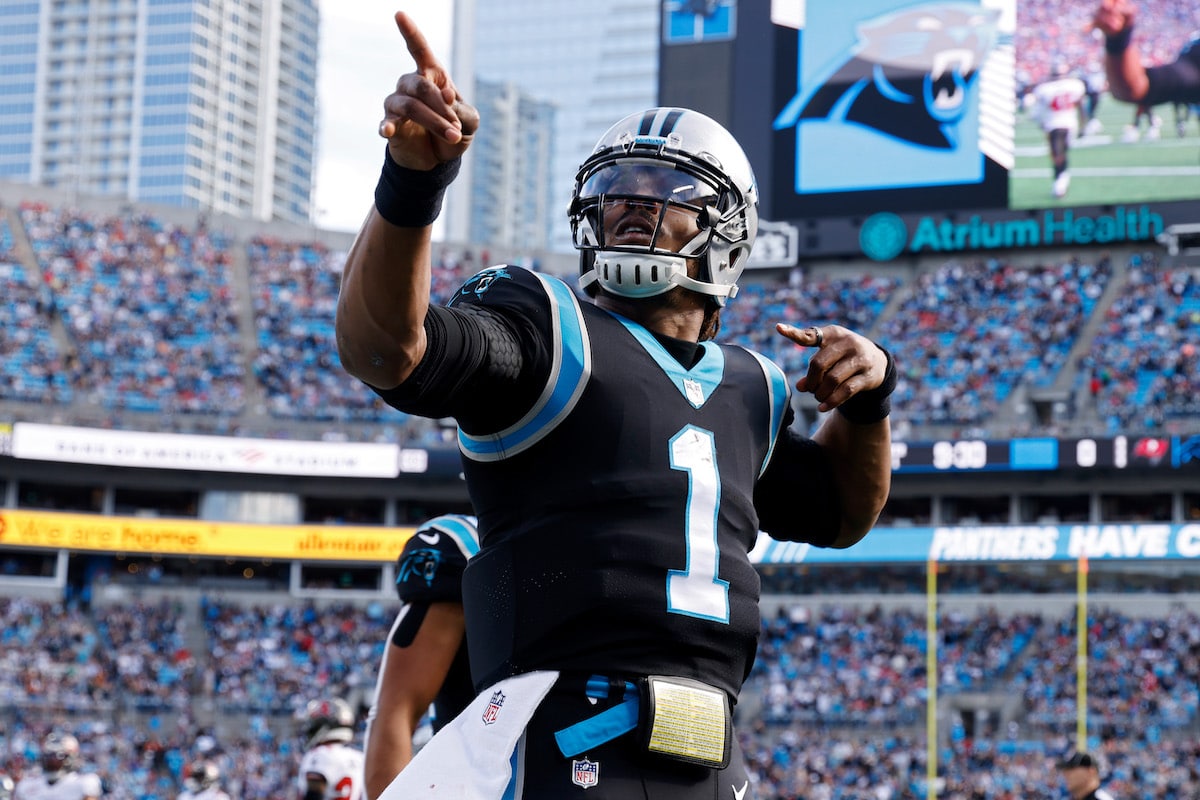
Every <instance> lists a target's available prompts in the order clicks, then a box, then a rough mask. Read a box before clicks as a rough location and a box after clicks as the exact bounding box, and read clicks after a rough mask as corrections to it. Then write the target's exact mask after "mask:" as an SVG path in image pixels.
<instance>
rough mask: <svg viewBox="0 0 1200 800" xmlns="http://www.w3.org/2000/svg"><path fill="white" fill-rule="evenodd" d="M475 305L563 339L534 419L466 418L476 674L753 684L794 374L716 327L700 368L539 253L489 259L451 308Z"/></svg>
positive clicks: (471, 643)
mask: <svg viewBox="0 0 1200 800" xmlns="http://www.w3.org/2000/svg"><path fill="white" fill-rule="evenodd" d="M470 303H475V304H481V305H484V306H490V307H495V308H497V309H503V310H504V313H505V314H506V315H507V316H509V317H514V316H516V317H520V318H522V319H525V320H529V321H531V323H530V324H532V325H533V326H534V327H536V328H537V329H538V330H539V331H541V333H542V335H544V336H545V337H547V340H548V341H549V351H550V353H551V354H552V359H551V361H552V363H551V366H550V370H549V375H548V377H547V379H546V381H545V385H544V386H542V387H540V388H541V393H540V397H539V399H538V401H537V403H536V404H535V406H534V407H533V408H531V409H530V410H529V411H528V413H527V414H526V415H525V416H524V417H523V418H522V419H520V420H518V421H517V422H516V423H515V424H512V425H510V426H508V427H507V428H506V429H504V430H499V431H480V430H477V429H473V428H472V427H470V426H468V425H462V424H460V434H459V444H460V449H461V451H462V453H463V456H464V459H463V460H464V470H465V475H466V479H467V485H468V487H469V490H470V494H471V500H472V503H473V505H474V508H475V511H476V513H477V514H478V516H479V520H480V533H481V537H482V542H483V547H482V549H481V550H480V553H479V555H478V556H476V557H475V558H474V559H472V561H471V563H470V564H469V565H468V567H467V570H466V573H465V576H464V587H463V599H464V605H465V608H466V612H467V642H468V647H469V649H470V655H471V663H472V669H473V674H474V676H475V680H476V686H477V687H483V686H487V685H489V684H490V683H492V682H494V681H495V680H497V679H500V678H503V677H506V676H508V675H511V674H516V673H521V672H527V671H530V670H536V669H559V670H564V671H579V672H588V673H605V674H613V675H644V674H674V675H682V676H685V677H691V678H695V679H698V680H702V681H705V682H707V683H710V684H713V685H716V686H720V687H722V688H724V689H725V690H727V691H728V692H729V693H730V695H731V696H733V697H736V695H737V692H738V690H739V688H740V686H741V684H742V681H743V680H744V678H745V675H746V673H747V671H748V670H749V667H750V664H751V662H752V659H753V656H754V651H755V648H756V644H757V635H758V630H759V614H758V595H759V579H758V575H757V573H756V572H755V570H754V568H753V566H752V565H751V563H750V559H749V556H748V552H749V550H750V549H751V548H752V547H753V546H754V543H755V539H756V536H757V532H758V529H759V527H758V523H759V520H758V515H757V513H756V510H755V506H754V488H755V485H756V482H757V481H758V478H759V476H760V475H761V474H762V472H763V471H764V469H765V468H766V465H767V463H768V460H769V459H770V456H771V452H772V447H773V446H774V444H775V442H776V440H777V437H778V436H779V433H780V430H781V427H782V425H783V420H784V417H785V410H786V409H787V407H788V399H789V387H788V384H787V381H786V378H785V376H784V374H783V372H782V371H781V370H780V369H779V368H778V367H777V366H776V365H774V364H773V363H771V362H770V361H768V360H767V359H765V358H762V357H761V356H758V355H756V354H753V353H751V352H749V351H747V350H745V349H743V348H740V347H732V346H721V345H718V344H715V343H712V342H706V343H703V344H702V345H701V347H702V348H703V354H702V356H701V357H700V358H699V361H698V362H697V363H696V364H695V365H694V366H693V367H692V368H690V369H685V368H684V367H683V366H681V365H680V364H679V362H678V361H676V360H675V359H674V358H673V357H672V356H670V355H669V354H668V353H667V351H666V350H665V348H664V347H663V346H662V344H661V343H660V342H659V341H658V340H657V339H656V338H655V337H654V336H653V335H652V334H651V333H650V332H649V331H648V330H647V329H646V328H644V327H642V326H641V325H638V324H636V323H634V322H632V321H630V320H627V319H624V318H622V317H620V316H617V315H615V314H613V313H610V312H608V311H606V310H604V309H601V308H599V307H597V306H595V305H593V304H591V303H587V302H581V301H580V300H579V299H578V298H577V297H576V296H575V295H574V293H573V292H572V291H571V290H570V289H569V288H568V286H567V285H566V284H565V283H563V282H562V281H560V280H558V279H555V278H552V277H547V276H542V275H537V274H535V273H531V272H529V271H527V270H523V269H516V268H508V267H497V268H492V269H488V270H484V271H483V272H481V273H480V274H479V275H477V276H475V277H474V278H473V279H472V280H471V281H470V282H469V283H468V284H467V285H466V286H465V287H464V289H463V290H462V291H461V292H460V293H459V294H458V295H457V296H456V298H455V300H453V301H452V302H451V306H454V305H462V304H470ZM487 401H488V398H486V397H480V398H479V402H483V403H486V402H487ZM460 423H461V421H460Z"/></svg>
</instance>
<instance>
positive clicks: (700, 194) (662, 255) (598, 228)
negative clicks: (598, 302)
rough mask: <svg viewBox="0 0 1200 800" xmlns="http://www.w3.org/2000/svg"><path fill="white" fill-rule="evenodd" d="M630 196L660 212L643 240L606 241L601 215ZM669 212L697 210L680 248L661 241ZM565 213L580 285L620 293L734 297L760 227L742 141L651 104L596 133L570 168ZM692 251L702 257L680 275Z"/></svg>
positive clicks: (694, 115)
mask: <svg viewBox="0 0 1200 800" xmlns="http://www.w3.org/2000/svg"><path fill="white" fill-rule="evenodd" d="M630 201H635V202H636V201H641V203H640V204H641V205H644V206H645V207H646V208H652V209H653V213H654V214H656V215H657V223H656V224H655V227H654V231H653V234H652V235H651V236H650V239H649V241H648V242H647V243H645V244H636V245H634V244H615V243H613V242H611V241H606V238H609V237H611V233H610V232H607V231H606V230H605V218H604V217H605V213H606V212H608V213H616V211H617V209H619V208H620V207H621V204H626V203H629V202H630ZM669 210H676V211H684V212H686V213H690V214H693V215H695V217H696V223H697V225H698V226H699V228H700V233H699V234H698V235H696V236H695V237H694V238H692V240H691V241H689V242H686V243H685V244H684V245H683V246H682V247H676V248H668V247H666V246H660V245H659V243H658V240H659V234H660V232H661V230H662V224H663V220H664V218H665V217H666V214H667V213H668V211H669ZM569 214H570V218H571V235H572V239H573V241H574V244H575V247H576V248H577V249H578V250H579V251H580V276H579V285H580V286H581V287H582V288H583V289H584V290H585V291H588V292H589V293H591V292H594V291H595V286H594V284H597V283H598V284H599V285H600V286H602V287H604V289H605V290H606V291H608V292H611V293H613V294H617V295H621V296H624V297H651V296H653V295H657V294H662V293H663V292H666V291H668V290H670V289H671V288H672V287H674V286H682V287H684V288H686V289H691V290H692V291H695V292H700V293H701V294H706V295H709V296H711V297H712V298H713V299H714V300H715V301H716V303H717V305H719V306H723V305H725V300H726V299H727V298H730V297H733V296H734V295H736V294H737V280H738V278H739V277H740V276H741V274H742V270H743V269H744V268H745V266H746V259H747V258H748V257H749V255H750V248H751V247H753V245H754V237H755V235H756V234H757V233H758V184H757V183H756V182H755V179H754V171H753V170H752V169H751V167H750V161H749V160H748V159H747V158H746V154H745V153H744V152H743V151H742V148H741V146H740V145H739V144H738V143H737V140H736V139H734V138H733V135H732V134H730V133H729V131H727V130H725V128H723V127H722V126H721V125H719V124H718V123H717V122H716V121H714V120H713V119H711V118H709V117H707V116H705V115H704V114H701V113H699V112H697V111H691V110H689V109H684V108H652V109H649V110H647V111H642V112H638V113H636V114H630V115H629V116H627V117H625V118H624V119H622V120H621V121H620V122H618V123H617V124H616V125H613V126H612V127H611V128H609V129H608V131H607V132H606V133H605V134H604V135H603V136H601V137H600V141H599V142H597V144H596V147H595V150H594V151H593V152H592V155H591V157H590V158H588V159H587V160H586V161H585V162H584V163H583V166H581V167H580V168H579V172H578V173H576V175H575V193H574V196H573V197H572V199H571V206H570V209H569ZM613 221H614V220H610V223H611V222H613ZM689 258H695V259H697V260H698V261H699V264H700V272H699V276H698V278H692V277H690V276H689V275H688V274H687V259H689Z"/></svg>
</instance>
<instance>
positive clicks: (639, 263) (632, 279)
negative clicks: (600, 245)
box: [579, 250, 737, 306]
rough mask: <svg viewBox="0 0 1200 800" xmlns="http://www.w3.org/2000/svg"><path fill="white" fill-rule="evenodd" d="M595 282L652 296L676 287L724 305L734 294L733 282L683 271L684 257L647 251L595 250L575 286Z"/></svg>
mask: <svg viewBox="0 0 1200 800" xmlns="http://www.w3.org/2000/svg"><path fill="white" fill-rule="evenodd" d="M593 283H599V284H600V285H601V286H602V287H604V289H605V291H608V292H611V293H612V294H615V295H619V296H621V297H634V298H640V297H654V296H655V295H659V294H663V293H664V292H668V291H670V290H671V289H673V288H674V287H676V286H682V287H683V288H684V289H690V290H691V291H693V292H698V293H700V294H704V295H708V296H710V297H713V298H715V299H716V301H717V305H719V306H723V305H725V300H726V299H728V298H730V297H735V296H736V295H737V286H736V285H733V284H719V283H708V282H707V281H699V280H696V279H695V278H693V277H691V276H690V275H688V274H687V258H686V257H684V256H669V255H659V254H653V255H652V254H648V253H624V252H620V251H616V250H597V251H596V252H595V260H594V261H593V263H592V268H591V269H590V270H589V271H587V272H585V273H583V274H582V275H580V276H579V285H580V287H581V288H583V289H587V288H588V287H589V286H591V285H592V284H593Z"/></svg>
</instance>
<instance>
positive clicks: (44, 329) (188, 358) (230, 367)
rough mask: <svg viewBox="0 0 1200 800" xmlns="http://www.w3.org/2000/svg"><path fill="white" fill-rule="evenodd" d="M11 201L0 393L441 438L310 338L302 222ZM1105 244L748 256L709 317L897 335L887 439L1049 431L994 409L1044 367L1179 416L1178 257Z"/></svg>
mask: <svg viewBox="0 0 1200 800" xmlns="http://www.w3.org/2000/svg"><path fill="white" fill-rule="evenodd" d="M17 211H18V212H19V213H16V214H7V215H6V214H4V213H3V212H4V210H3V209H0V283H2V286H3V288H4V290H5V292H6V296H7V297H8V298H10V302H8V303H6V304H4V307H3V309H2V310H0V314H2V315H3V318H2V321H3V322H4V323H5V330H6V331H12V332H13V333H12V335H9V336H6V337H5V338H4V342H3V345H2V347H3V355H4V356H5V369H4V379H3V380H2V381H0V400H13V401H23V402H37V403H41V404H48V405H52V406H53V405H59V406H63V407H66V404H69V403H71V402H72V401H73V400H83V401H86V405H87V406H88V407H92V406H97V405H98V406H99V407H101V408H103V409H106V410H107V412H108V413H109V415H110V423H111V424H112V426H113V427H119V425H118V424H117V421H118V420H119V419H120V417H121V412H122V411H138V410H141V411H155V412H159V413H160V414H161V415H162V419H165V420H167V424H168V426H169V425H170V424H171V421H172V420H179V419H180V417H181V416H184V415H186V416H192V417H194V416H198V415H202V416H205V417H207V418H212V419H216V420H218V421H219V422H218V423H217V425H216V429H215V432H232V433H237V432H239V430H240V426H239V419H240V418H241V417H242V416H244V414H243V412H245V411H246V410H247V407H248V405H249V404H250V403H251V399H252V398H261V400H254V401H253V402H255V403H258V404H259V406H260V407H261V409H262V410H265V412H266V413H267V414H268V415H269V417H270V418H272V419H274V420H276V421H277V422H278V428H277V429H276V430H275V431H274V432H273V434H272V435H281V436H286V435H288V422H289V421H305V422H314V423H326V424H327V425H328V426H329V427H330V428H331V429H332V428H335V427H336V428H338V429H339V430H340V429H343V428H345V427H346V424H347V423H363V424H365V425H368V426H374V428H375V435H376V436H379V437H389V436H391V437H395V436H397V435H403V436H404V437H405V439H406V441H409V442H413V443H417V444H419V445H425V446H439V445H441V446H448V445H451V444H452V442H451V441H450V440H449V439H448V437H447V432H446V431H445V430H442V429H440V428H438V427H437V426H431V425H429V424H428V422H427V421H420V420H408V419H407V418H406V416H405V415H403V414H400V413H399V412H397V411H395V410H393V409H390V408H388V407H387V406H386V405H385V404H383V403H382V402H380V401H379V400H378V398H375V397H373V396H371V395H370V394H369V393H366V392H364V391H363V390H362V388H361V386H359V385H358V384H357V383H356V382H355V381H354V380H353V379H351V378H350V377H349V376H348V375H344V374H343V373H341V372H340V370H338V369H335V367H336V366H337V355H336V353H334V352H333V350H332V349H331V348H330V347H329V346H328V343H329V342H330V341H331V340H332V334H331V330H332V325H333V316H334V308H335V303H336V297H337V291H338V285H339V280H340V274H341V264H342V262H343V260H344V253H341V252H338V251H335V250H333V249H331V248H330V247H328V246H327V245H324V244H321V243H320V242H317V241H312V240H296V241H284V240H280V239H278V238H270V237H266V236H262V235H259V236H254V237H252V238H250V239H249V240H247V241H239V240H236V239H234V238H233V237H232V236H229V235H224V234H221V233H219V232H217V231H214V230H210V229H209V228H208V227H207V226H206V225H205V224H203V223H202V222H201V223H200V224H197V225H196V226H194V227H193V228H191V229H185V228H184V227H181V226H178V225H171V224H167V223H164V222H162V221H161V220H157V219H155V218H154V217H153V216H151V215H149V214H147V213H144V212H134V211H130V212H128V213H127V214H124V215H119V216H103V215H98V214H93V213H83V212H76V211H71V210H68V209H66V208H59V207H52V206H48V205H46V204H43V203H25V204H23V205H22V206H21V208H20V209H18V210H17ZM14 225H15V226H20V230H19V231H14V228H13V226H14ZM22 239H25V240H27V241H28V242H29V249H30V250H31V252H30V253H26V252H24V251H23V249H22V248H21V247H19V246H18V242H19V240H22ZM487 258H488V255H487V254H486V253H483V252H471V251H461V250H458V249H456V248H451V247H443V248H441V249H440V250H439V251H438V262H437V264H436V265H435V269H434V286H433V292H434V296H435V297H437V298H443V299H444V298H446V297H448V296H449V294H450V293H451V292H452V291H454V289H455V288H456V287H457V286H458V284H459V282H460V281H461V280H463V279H464V278H465V277H467V276H469V275H470V274H472V273H473V272H474V271H476V270H477V269H478V268H479V267H480V266H482V265H484V264H485V263H487V262H486V260H487ZM1113 258H1114V256H1113V255H1112V254H1109V253H1105V252H1098V251H1094V250H1093V251H1088V252H1086V253H1079V254H1075V255H1062V256H1059V257H1058V258H1057V259H1056V260H1046V261H1043V262H1029V261H1022V262H1018V261H1016V260H1012V259H1005V258H1000V257H990V258H975V259H971V260H967V259H961V260H960V259H948V260H946V261H944V262H943V263H940V264H937V265H934V266H931V267H928V268H925V269H923V270H922V271H919V272H915V273H912V274H905V275H895V274H886V273H885V274H870V273H868V272H867V271H866V270H865V269H864V270H863V271H861V272H856V271H855V270H854V268H853V267H850V266H847V267H846V268H845V269H844V270H843V271H841V272H836V273H827V272H821V273H817V274H807V273H806V272H805V271H804V270H801V269H799V268H797V269H793V270H791V271H790V272H787V273H785V274H782V275H781V274H779V273H778V272H773V273H768V272H764V273H762V274H759V275H753V274H751V275H750V276H749V277H751V278H753V280H749V281H747V282H746V285H745V286H744V287H743V290H742V292H741V294H740V295H739V297H738V298H737V300H736V301H735V302H733V303H731V304H730V306H729V308H728V309H727V311H728V313H727V314H725V315H724V317H723V321H722V324H723V331H722V334H721V335H722V336H723V338H724V339H725V340H727V341H730V342H733V343H739V344H744V345H747V346H749V347H752V348H757V349H759V350H761V351H765V352H767V353H769V354H770V355H771V356H772V357H773V358H774V359H775V360H776V361H777V362H778V363H780V365H781V366H783V367H784V369H785V370H787V371H788V372H789V373H796V372H798V371H799V370H802V369H803V368H804V364H805V360H806V359H807V357H808V356H807V353H806V351H805V350H804V349H803V348H795V347H789V346H786V343H784V342H783V341H782V340H781V339H779V337H775V336H772V335H771V331H770V329H769V326H764V325H763V324H762V320H764V319H772V320H773V319H788V320H802V321H804V322H806V323H809V322H811V323H813V324H828V323H833V322H838V323H840V324H846V325H850V326H851V327H853V328H856V329H860V330H863V331H864V332H866V333H867V334H869V335H872V336H874V337H875V338H877V339H878V341H880V343H881V344H883V345H884V346H885V347H887V348H889V349H891V350H893V351H894V352H900V353H904V356H905V357H904V359H903V361H902V374H901V375H900V382H899V386H898V388H897V391H896V407H897V408H898V409H900V410H901V412H900V413H899V414H898V415H897V419H896V420H895V422H894V427H895V428H896V431H895V435H896V437H897V438H900V439H903V438H906V437H908V436H909V435H910V434H912V433H913V432H917V433H919V432H920V431H922V430H925V431H928V430H931V429H932V430H937V431H939V432H940V433H944V432H963V433H969V434H970V435H972V436H978V435H981V434H992V435H995V436H997V437H1002V436H1007V435H1021V434H1027V433H1038V432H1042V433H1046V432H1050V433H1053V432H1054V431H1048V430H1046V426H1045V423H1043V422H1041V421H1039V420H1036V419H1033V418H1032V417H1031V415H1029V414H1028V413H1025V414H1024V416H1022V415H1021V414H1020V413H1017V412H1016V411H1014V410H1012V409H1011V408H1010V409H1009V412H1008V413H1007V414H1005V413H1002V412H1003V411H1004V408H1005V405H1006V403H1008V402H1009V401H1010V399H1011V398H1012V397H1013V396H1014V394H1015V393H1017V392H1018V391H1019V390H1021V389H1025V390H1034V391H1036V390H1038V389H1045V388H1047V387H1051V386H1055V385H1058V386H1060V387H1061V386H1065V387H1066V388H1067V390H1068V391H1070V393H1071V397H1072V402H1071V408H1072V410H1073V412H1074V414H1075V415H1076V416H1078V417H1080V418H1081V419H1084V420H1085V421H1086V422H1088V423H1089V424H1093V423H1094V424H1103V425H1106V426H1107V427H1108V429H1109V431H1110V432H1113V431H1116V430H1117V429H1120V430H1121V431H1124V432H1130V431H1131V430H1139V431H1143V430H1144V431H1150V432H1156V431H1168V432H1171V431H1180V430H1182V429H1183V428H1185V427H1186V428H1195V427H1196V425H1197V423H1200V403H1197V401H1196V397H1197V396H1200V392H1198V391H1197V389H1198V388H1200V387H1197V377H1196V376H1197V375H1198V374H1200V370H1198V369H1197V368H1196V367H1197V361H1198V359H1200V356H1198V353H1200V299H1198V297H1200V288H1198V287H1197V280H1196V276H1195V274H1194V272H1193V271H1190V270H1188V269H1186V268H1182V267H1164V266H1161V265H1160V264H1159V263H1158V259H1157V257H1156V256H1155V255H1154V254H1153V253H1150V252H1145V253H1143V252H1132V253H1130V254H1125V255H1121V256H1120V260H1119V261H1118V262H1117V263H1113ZM243 286H244V287H248V288H246V289H244V290H241V289H239V288H238V287H243ZM247 293H249V295H250V296H249V297H245V295H246V294H247ZM1088 401H1090V402H1088ZM1086 414H1091V415H1093V416H1091V417H1086V418H1084V417H1083V415H1086ZM811 421H812V422H813V423H814V424H815V422H816V414H815V412H813V419H812V420H811ZM397 430H400V431H403V433H402V434H397V433H396V431H397ZM940 433H939V435H940ZM292 435H296V434H292ZM925 438H929V437H928V436H926V437H925Z"/></svg>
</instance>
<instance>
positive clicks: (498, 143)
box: [468, 80, 563, 251]
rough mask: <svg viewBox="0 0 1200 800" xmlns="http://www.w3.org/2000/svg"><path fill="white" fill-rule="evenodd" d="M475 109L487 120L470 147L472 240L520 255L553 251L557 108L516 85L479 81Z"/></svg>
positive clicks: (558, 218) (557, 216) (560, 218)
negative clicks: (550, 237)
mask: <svg viewBox="0 0 1200 800" xmlns="http://www.w3.org/2000/svg"><path fill="white" fill-rule="evenodd" d="M474 104H475V106H476V107H477V108H478V109H479V113H480V116H481V117H482V118H483V119H486V120H487V121H488V124H487V125H486V126H483V127H481V128H480V131H479V134H478V136H477V137H476V138H475V141H474V142H472V143H471V150H472V159H473V168H472V175H473V178H472V182H473V184H474V190H473V191H472V192H471V195H470V198H471V200H470V202H471V217H470V220H471V226H470V235H469V237H468V238H469V240H470V241H472V242H483V243H487V244H489V245H496V246H499V247H504V248H506V249H515V250H517V251H519V250H521V249H526V250H529V251H543V250H548V249H549V246H550V243H549V241H548V239H547V236H548V234H549V229H550V225H551V224H552V221H556V222H558V223H559V224H562V221H563V215H562V214H561V213H558V214H555V213H553V212H555V211H558V212H561V211H562V209H559V208H553V209H552V208H551V207H550V203H549V193H548V191H547V188H548V187H549V186H550V162H551V156H552V145H553V141H554V137H553V135H552V131H553V126H554V105H553V104H551V103H545V102H540V101H537V100H533V99H532V98H530V97H529V96H528V95H526V94H523V93H522V92H521V91H520V90H519V89H518V88H517V86H516V84H513V83H491V82H489V81H483V80H480V81H476V83H475V100H474Z"/></svg>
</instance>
